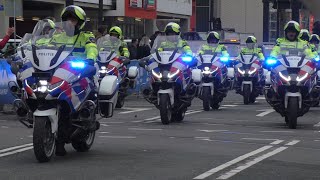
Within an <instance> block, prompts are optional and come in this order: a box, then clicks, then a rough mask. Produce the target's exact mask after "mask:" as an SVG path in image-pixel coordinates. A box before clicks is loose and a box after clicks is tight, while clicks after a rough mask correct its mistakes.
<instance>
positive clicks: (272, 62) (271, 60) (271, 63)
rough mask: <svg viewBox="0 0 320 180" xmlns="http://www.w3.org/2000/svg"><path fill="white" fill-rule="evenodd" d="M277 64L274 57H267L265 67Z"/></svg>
mask: <svg viewBox="0 0 320 180" xmlns="http://www.w3.org/2000/svg"><path fill="white" fill-rule="evenodd" d="M276 63H277V59H276V58H274V57H269V58H268V59H267V61H266V64H267V65H275V64H276Z"/></svg>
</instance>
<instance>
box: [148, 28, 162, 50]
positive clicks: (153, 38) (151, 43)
mask: <svg viewBox="0 0 320 180" xmlns="http://www.w3.org/2000/svg"><path fill="white" fill-rule="evenodd" d="M159 34H161V31H156V32H155V33H154V34H153V35H152V36H151V37H150V40H151V42H150V47H153V43H154V40H156V38H157V36H158V35H159Z"/></svg>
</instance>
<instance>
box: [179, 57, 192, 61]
mask: <svg viewBox="0 0 320 180" xmlns="http://www.w3.org/2000/svg"><path fill="white" fill-rule="evenodd" d="M181 59H182V61H183V62H191V61H192V57H191V56H183V57H182V58H181Z"/></svg>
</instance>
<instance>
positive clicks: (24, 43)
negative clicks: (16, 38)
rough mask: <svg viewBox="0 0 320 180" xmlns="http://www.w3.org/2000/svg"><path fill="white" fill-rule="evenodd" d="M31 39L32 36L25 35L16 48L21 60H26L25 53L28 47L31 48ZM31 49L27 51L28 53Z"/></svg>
mask: <svg viewBox="0 0 320 180" xmlns="http://www.w3.org/2000/svg"><path fill="white" fill-rule="evenodd" d="M31 39H32V34H29V33H26V34H25V35H24V36H23V38H22V39H21V42H20V43H19V45H18V47H17V53H18V56H19V57H21V58H22V59H25V58H26V55H25V54H26V52H27V51H28V49H27V48H28V47H29V48H31V46H30V45H31ZM30 50H31V49H29V51H30Z"/></svg>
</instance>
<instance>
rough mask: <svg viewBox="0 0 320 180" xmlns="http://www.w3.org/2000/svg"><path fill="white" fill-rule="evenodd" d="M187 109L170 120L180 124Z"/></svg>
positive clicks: (180, 111)
mask: <svg viewBox="0 0 320 180" xmlns="http://www.w3.org/2000/svg"><path fill="white" fill-rule="evenodd" d="M186 111H187V108H185V109H182V110H179V111H178V112H177V113H176V114H175V115H174V116H172V118H173V119H172V120H173V121H175V122H182V121H183V119H184V116H185V114H186Z"/></svg>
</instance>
